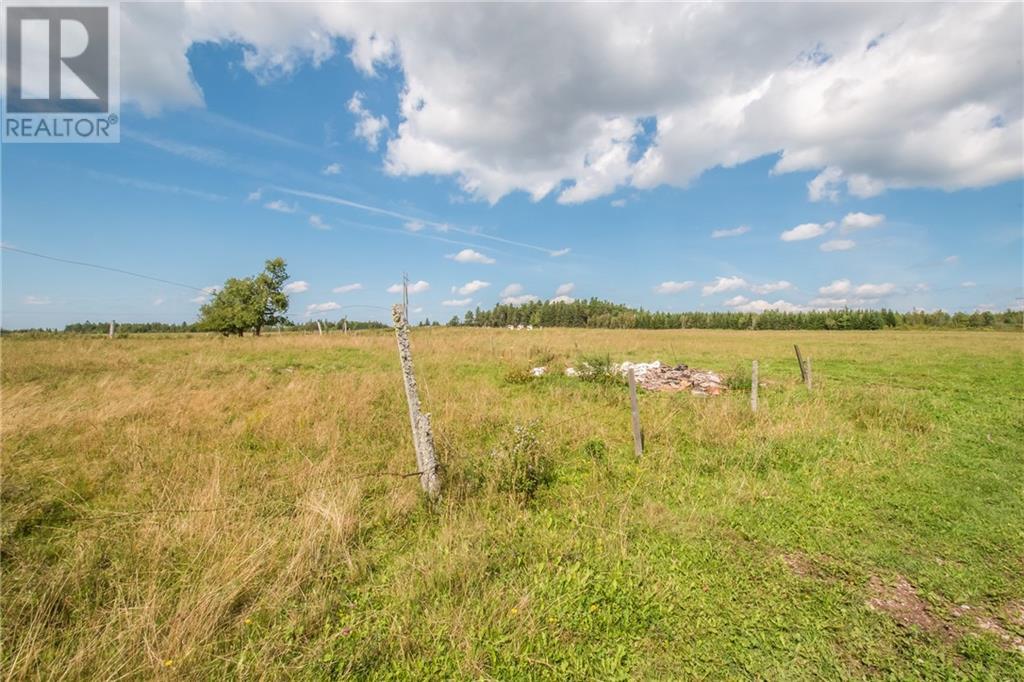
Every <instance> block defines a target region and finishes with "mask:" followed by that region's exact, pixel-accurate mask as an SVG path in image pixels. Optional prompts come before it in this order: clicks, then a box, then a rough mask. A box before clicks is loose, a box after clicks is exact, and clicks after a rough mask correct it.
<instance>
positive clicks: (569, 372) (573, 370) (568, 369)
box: [565, 367, 579, 377]
mask: <svg viewBox="0 0 1024 682" xmlns="http://www.w3.org/2000/svg"><path fill="white" fill-rule="evenodd" d="M577 374H579V372H577V371H576V368H575V367H566V368H565V376H567V377H574V376H576V375H577Z"/></svg>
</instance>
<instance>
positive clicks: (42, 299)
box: [22, 295, 50, 305]
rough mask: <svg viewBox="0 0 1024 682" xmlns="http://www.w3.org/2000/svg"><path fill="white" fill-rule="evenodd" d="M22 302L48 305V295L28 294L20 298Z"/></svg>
mask: <svg viewBox="0 0 1024 682" xmlns="http://www.w3.org/2000/svg"><path fill="white" fill-rule="evenodd" d="M22 303H24V304H25V305H50V297H49V296H32V295H29V296H26V297H25V298H24V299H23V300H22Z"/></svg>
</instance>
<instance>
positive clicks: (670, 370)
mask: <svg viewBox="0 0 1024 682" xmlns="http://www.w3.org/2000/svg"><path fill="white" fill-rule="evenodd" d="M631 369H632V370H633V376H634V377H635V378H636V384H637V386H639V387H640V388H643V389H646V390H648V391H668V392H675V391H689V392H690V393H693V394H694V395H718V394H719V393H721V392H722V391H724V390H725V380H724V379H723V378H722V376H721V375H720V374H717V373H716V372H711V371H708V370H702V369H693V368H691V367H687V366H686V365H675V366H669V365H664V364H662V363H661V361H660V360H655V361H654V362H629V361H626V362H622V363H619V364H617V365H612V366H611V371H612V373H613V374H616V375H619V376H622V377H626V376H628V374H629V370H631ZM582 370H583V372H584V373H587V372H589V371H590V370H591V368H590V367H589V366H588V365H584V366H583V367H582ZM547 372H548V368H547V367H534V368H533V369H531V370H530V375H531V376H535V377H542V376H544V375H546V374H547ZM565 376H567V377H578V376H580V370H579V369H577V368H575V367H566V368H565Z"/></svg>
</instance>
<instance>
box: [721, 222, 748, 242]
mask: <svg viewBox="0 0 1024 682" xmlns="http://www.w3.org/2000/svg"><path fill="white" fill-rule="evenodd" d="M747 232H750V228H749V227H747V226H746V225H740V226H739V227H732V228H729V229H723V230H712V231H711V238H712V239H722V238H724V237H739V236H740V235H742V234H746V233H747Z"/></svg>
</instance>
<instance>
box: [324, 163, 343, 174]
mask: <svg viewBox="0 0 1024 682" xmlns="http://www.w3.org/2000/svg"><path fill="white" fill-rule="evenodd" d="M320 172H321V173H323V174H324V175H338V174H339V173H341V164H340V163H337V162H335V163H329V164H327V165H326V166H324V169H323V170H322V171H320Z"/></svg>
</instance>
